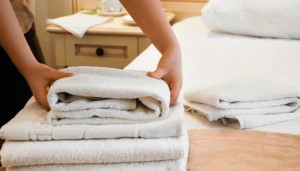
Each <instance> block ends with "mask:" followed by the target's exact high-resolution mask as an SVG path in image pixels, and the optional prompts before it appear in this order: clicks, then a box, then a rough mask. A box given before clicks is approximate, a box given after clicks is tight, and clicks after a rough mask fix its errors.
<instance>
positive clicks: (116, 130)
mask: <svg viewBox="0 0 300 171" xmlns="http://www.w3.org/2000/svg"><path fill="white" fill-rule="evenodd" d="M47 114H48V112H47V111H46V110H45V109H44V108H42V107H41V106H40V105H39V104H37V102H36V101H35V100H34V98H31V99H30V100H29V101H28V103H27V104H26V106H25V107H24V108H23V109H22V110H21V111H20V112H19V113H18V114H17V115H16V116H15V117H14V118H13V119H12V120H10V121H9V122H8V123H7V124H5V125H4V126H2V128H1V129H0V138H2V139H5V140H22V141H26V140H33V141H35V140H71V139H95V138H125V137H129V138H139V137H141V138H160V137H178V136H181V135H182V129H183V105H182V104H181V103H179V104H177V105H176V106H174V107H171V108H170V114H169V117H167V118H166V119H163V120H158V121H153V122H147V123H137V124H110V125H83V124H81V125H57V126H55V125H52V124H48V123H47Z"/></svg>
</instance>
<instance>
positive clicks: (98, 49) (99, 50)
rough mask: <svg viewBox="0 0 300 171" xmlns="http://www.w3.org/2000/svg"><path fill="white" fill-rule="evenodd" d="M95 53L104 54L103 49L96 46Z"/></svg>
mask: <svg viewBox="0 0 300 171" xmlns="http://www.w3.org/2000/svg"><path fill="white" fill-rule="evenodd" d="M96 54H97V56H103V55H104V50H103V49H102V48H97V49H96Z"/></svg>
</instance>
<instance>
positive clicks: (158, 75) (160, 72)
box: [147, 68, 167, 79]
mask: <svg viewBox="0 0 300 171" xmlns="http://www.w3.org/2000/svg"><path fill="white" fill-rule="evenodd" d="M166 74H167V70H166V69H164V68H158V69H156V70H155V71H153V72H148V73H147V75H148V76H149V77H152V78H155V79H161V78H162V77H163V76H165V75H166Z"/></svg>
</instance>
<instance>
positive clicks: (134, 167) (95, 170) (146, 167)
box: [6, 159, 187, 171]
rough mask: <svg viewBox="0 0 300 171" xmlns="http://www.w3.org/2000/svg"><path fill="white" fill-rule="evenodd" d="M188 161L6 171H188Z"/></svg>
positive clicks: (23, 168) (48, 166) (57, 166)
mask: <svg viewBox="0 0 300 171" xmlns="http://www.w3.org/2000/svg"><path fill="white" fill-rule="evenodd" d="M186 161H187V160H186V159H180V160H169V161H159V162H142V163H120V164H80V165H42V166H24V167H13V168H7V169H6V171H68V170H72V171H154V170H155V171H186V170H187V168H186V167H187V166H186V165H187V162H186Z"/></svg>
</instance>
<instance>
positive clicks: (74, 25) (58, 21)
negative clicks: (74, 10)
mask: <svg viewBox="0 0 300 171" xmlns="http://www.w3.org/2000/svg"><path fill="white" fill-rule="evenodd" d="M108 20H110V18H109V17H101V16H97V15H87V14H80V13H78V14H73V15H68V16H63V17H59V18H55V19H48V20H47V24H54V25H57V26H59V27H62V28H64V29H65V30H67V31H69V32H70V33H72V34H73V35H75V36H77V37H79V38H81V37H82V36H83V35H84V34H85V33H86V31H87V30H88V29H89V28H90V27H93V26H96V25H100V24H103V23H105V22H107V21H108Z"/></svg>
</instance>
